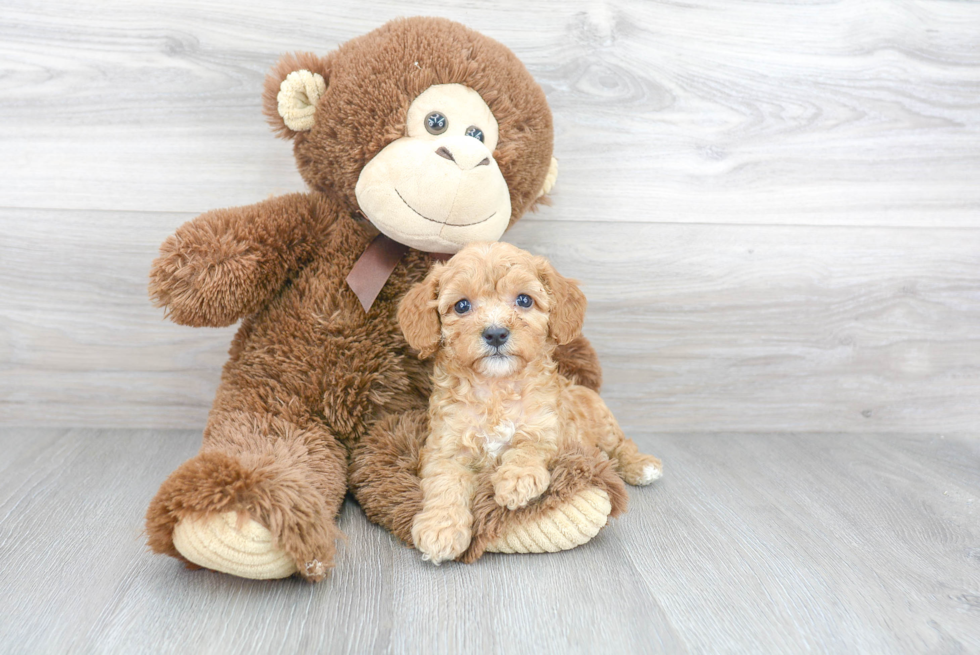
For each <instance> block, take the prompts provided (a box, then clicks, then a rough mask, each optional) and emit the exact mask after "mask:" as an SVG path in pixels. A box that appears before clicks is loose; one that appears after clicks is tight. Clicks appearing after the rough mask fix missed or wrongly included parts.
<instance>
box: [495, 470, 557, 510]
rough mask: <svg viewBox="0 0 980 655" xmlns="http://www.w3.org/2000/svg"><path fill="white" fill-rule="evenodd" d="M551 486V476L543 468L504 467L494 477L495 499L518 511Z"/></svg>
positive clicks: (499, 503)
mask: <svg viewBox="0 0 980 655" xmlns="http://www.w3.org/2000/svg"><path fill="white" fill-rule="evenodd" d="M549 484H551V474H550V473H548V469H546V468H545V467H543V466H534V467H529V468H508V467H506V466H502V467H500V468H499V469H497V472H496V473H495V474H494V476H493V491H494V496H493V499H494V500H495V501H497V504H498V505H500V506H501V507H506V508H507V509H518V508H520V507H524V506H525V505H527V504H528V503H529V502H531V501H532V500H534V499H535V498H537V497H538V496H540V495H541V494H543V493H544V492H545V491H546V490H547V489H548V485H549Z"/></svg>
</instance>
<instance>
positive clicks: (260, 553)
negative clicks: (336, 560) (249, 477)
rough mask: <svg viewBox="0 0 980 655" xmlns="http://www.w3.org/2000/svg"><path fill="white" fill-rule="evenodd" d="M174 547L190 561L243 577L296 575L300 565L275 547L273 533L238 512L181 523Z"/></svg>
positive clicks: (262, 577) (182, 521) (260, 577)
mask: <svg viewBox="0 0 980 655" xmlns="http://www.w3.org/2000/svg"><path fill="white" fill-rule="evenodd" d="M173 540H174V547H175V548H176V549H177V551H178V552H179V553H180V554H181V555H183V556H184V558H186V559H187V560H188V561H190V562H192V563H194V564H197V565H198V566H203V567H204V568H207V569H213V570H215V571H221V572H222V573H230V574H231V575H237V576H238V577H240V578H251V579H253V580H272V579H277V578H288V577H289V576H291V575H292V574H293V573H296V564H295V563H294V562H293V559H292V558H291V557H290V556H289V555H287V554H286V552H285V551H283V550H280V549H279V548H276V547H275V545H274V544H273V539H272V533H271V532H269V531H268V530H267V529H266V528H265V527H264V526H262V525H260V524H259V523H257V522H256V521H253V520H252V519H249V518H243V519H242V520H240V519H239V516H238V514H237V513H236V512H225V513H224V514H213V515H211V516H208V517H205V518H200V519H191V518H185V519H182V520H181V521H180V522H179V523H177V525H176V527H174V533H173Z"/></svg>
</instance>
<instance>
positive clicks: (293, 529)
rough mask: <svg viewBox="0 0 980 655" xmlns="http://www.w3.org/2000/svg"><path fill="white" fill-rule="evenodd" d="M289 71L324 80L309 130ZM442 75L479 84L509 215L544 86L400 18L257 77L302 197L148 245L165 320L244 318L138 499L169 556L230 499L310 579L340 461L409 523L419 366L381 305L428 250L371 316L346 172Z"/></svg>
mask: <svg viewBox="0 0 980 655" xmlns="http://www.w3.org/2000/svg"><path fill="white" fill-rule="evenodd" d="M416 62H418V65H416ZM297 67H305V68H309V69H312V70H314V71H315V72H319V73H320V74H321V75H323V76H324V77H325V78H326V79H327V85H328V86H327V92H326V94H325V95H324V97H323V98H322V99H321V100H320V102H319V104H318V106H317V110H316V123H315V126H314V128H313V129H312V130H311V131H309V132H302V133H294V132H292V131H290V130H289V129H288V128H286V127H285V125H283V124H282V121H281V120H280V119H279V117H278V114H277V113H276V112H275V92H276V90H277V89H278V88H279V83H280V82H281V81H282V79H283V78H284V77H285V75H286V74H288V73H289V72H290V71H291V70H294V69H295V68H297ZM450 82H459V83H462V84H465V85H466V86H469V87H471V88H473V89H475V90H477V91H478V92H479V93H480V94H481V95H482V96H483V98H484V99H485V101H486V102H487V104H488V105H489V107H490V108H491V109H492V111H493V113H494V116H495V117H496V118H497V121H498V123H499V126H500V142H499V145H498V148H497V151H496V152H495V153H494V156H495V157H496V159H497V162H498V164H499V166H500V169H501V171H502V172H503V175H504V177H505V179H506V181H507V184H508V186H509V190H510V195H511V203H512V209H513V212H512V216H511V222H513V221H515V220H517V219H518V218H519V217H520V216H521V215H522V214H523V213H524V212H525V211H526V210H527V209H529V208H530V207H531V206H532V205H533V204H534V203H535V201H536V195H537V192H538V190H539V189H540V188H541V184H542V181H543V179H544V177H545V175H546V173H547V170H548V166H549V162H550V157H551V148H552V132H551V115H550V112H549V110H548V106H547V104H546V102H545V99H544V94H543V93H542V91H541V89H540V88H539V87H538V86H537V85H536V84H535V83H534V81H533V79H532V78H531V76H530V75H529V74H528V73H527V71H526V70H525V69H524V67H523V65H521V63H520V62H519V61H518V60H517V59H516V58H515V57H514V55H513V54H512V53H511V52H510V51H509V50H507V49H506V48H505V47H504V46H502V45H500V44H499V43H496V42H495V41H492V40H491V39H488V38H486V37H483V36H481V35H479V34H477V33H476V32H473V31H471V30H468V29H466V28H465V27H463V26H461V25H458V24H456V23H452V22H450V21H446V20H441V19H408V20H399V21H394V22H392V23H389V24H387V25H385V26H384V27H382V28H380V29H378V30H376V31H374V32H372V33H370V34H367V35H365V36H363V37H360V38H358V39H354V40H353V41H351V42H349V43H347V44H345V45H343V46H341V47H340V48H339V49H338V50H336V51H335V52H333V53H331V54H330V55H328V56H327V57H324V58H318V57H316V56H315V55H310V54H302V55H295V56H287V57H285V58H284V59H283V60H282V61H281V62H280V64H279V65H278V66H277V67H276V68H275V69H274V70H273V72H272V74H271V75H270V77H269V80H268V82H267V85H266V94H265V103H266V109H267V113H268V115H269V118H270V120H272V122H273V124H274V126H275V127H276V129H277V130H278V131H279V133H280V134H281V135H284V136H287V137H292V138H293V139H294V141H295V146H294V151H295V155H296V161H297V165H298V167H299V170H300V172H301V173H302V175H303V177H304V179H305V180H306V181H307V183H308V184H309V185H310V187H311V189H313V191H312V192H311V193H307V194H293V195H288V196H283V197H279V198H274V199H271V200H268V201H265V202H262V203H258V204H256V205H251V206H248V207H238V208H232V209H221V210H215V211H211V212H208V213H205V214H202V215H201V216H199V217H198V218H196V219H194V220H192V221H190V222H188V223H186V224H184V225H183V226H181V227H180V228H179V229H178V230H177V232H176V233H175V234H174V235H173V236H171V237H170V238H168V239H167V240H166V242H165V243H164V244H163V246H162V247H161V250H160V257H159V258H158V259H157V260H156V261H155V262H154V263H153V269H152V271H151V274H150V294H151V296H152V297H153V299H154V301H155V302H156V303H157V304H158V305H160V306H162V307H165V308H166V310H167V314H168V316H169V317H170V318H171V319H172V320H174V321H176V322H177V323H181V324H184V325H192V326H222V325H230V324H232V323H234V322H235V321H237V320H241V321H242V323H241V327H240V329H239V331H238V334H237V335H236V336H235V339H234V342H233V344H232V347H231V351H230V359H229V361H228V363H227V364H226V365H225V367H224V371H223V373H222V378H221V385H220V387H219V389H218V392H217V396H216V398H215V400H214V406H213V408H212V410H211V414H210V417H209V419H208V425H207V428H206V430H205V433H204V443H203V445H202V448H201V452H200V453H199V454H198V455H197V456H196V457H194V458H192V459H191V460H189V461H188V462H186V463H184V464H183V465H182V466H180V467H179V468H178V469H177V470H176V471H175V472H174V473H173V474H171V476H170V477H169V478H168V479H167V481H166V482H164V483H163V485H162V486H161V488H160V490H159V492H158V493H157V495H156V497H155V498H154V499H153V501H152V503H151V504H150V507H149V509H148V511H147V524H146V525H147V534H148V541H149V544H150V546H151V547H152V548H153V550H154V551H156V552H159V553H166V554H169V555H173V556H178V554H177V552H176V550H175V549H174V546H173V541H172V533H173V529H174V526H175V525H176V524H177V522H178V521H180V520H181V519H183V518H187V517H202V516H207V515H210V514H217V513H221V512H227V511H237V512H239V513H240V514H241V515H243V516H248V517H250V518H252V519H254V520H256V521H258V522H259V523H261V524H262V525H264V526H265V527H267V528H268V529H269V530H270V531H271V533H272V535H273V538H274V539H275V542H276V544H278V545H279V546H280V547H282V548H283V549H285V550H286V551H287V552H288V553H289V554H290V555H291V556H292V557H293V558H294V559H295V561H296V564H297V567H298V569H299V570H300V573H301V575H303V576H304V577H306V578H307V579H309V580H318V579H320V578H322V577H323V576H324V575H325V573H326V572H327V570H328V569H329V567H331V566H332V565H333V554H334V540H335V538H336V536H337V534H338V532H337V529H336V527H335V525H334V517H335V516H336V513H337V511H338V508H339V507H340V504H341V502H342V500H343V497H344V493H345V491H346V489H347V473H346V472H347V469H348V463H349V464H350V471H351V488H352V489H353V491H354V494H355V495H356V497H357V498H358V500H359V501H360V502H361V504H362V506H363V507H364V510H365V512H367V514H368V516H369V517H370V518H371V520H373V521H376V522H378V523H380V524H382V525H385V526H386V527H388V528H389V529H391V530H392V531H393V532H395V533H396V534H398V535H399V536H401V537H402V538H404V537H405V535H406V534H407V533H406V532H405V530H404V526H406V525H408V526H410V525H411V522H412V518H413V516H414V514H415V512H416V511H417V510H418V506H417V504H415V503H414V501H413V500H412V498H413V493H415V492H416V491H417V487H418V478H417V462H416V461H415V460H414V459H413V457H414V454H413V453H414V452H415V450H414V449H415V448H417V443H418V441H419V440H420V439H421V438H422V437H423V436H424V434H425V432H426V431H427V425H426V421H425V419H424V408H425V406H426V403H427V398H428V395H429V391H430V382H429V375H430V368H429V365H428V364H426V363H425V362H422V361H419V359H418V357H417V356H416V353H415V352H413V351H411V349H410V348H409V346H408V345H407V344H406V343H405V340H404V338H403V337H402V335H401V331H400V330H399V328H398V325H397V322H396V320H395V314H396V308H397V306H398V301H399V300H400V298H401V297H402V296H403V295H404V294H405V292H406V291H407V290H408V289H409V287H410V286H411V285H413V284H414V283H416V282H418V281H420V280H422V278H423V277H424V276H425V274H426V272H427V271H428V269H429V267H430V266H431V263H432V259H431V258H430V256H429V255H427V254H426V253H422V252H419V251H415V250H410V251H409V253H408V254H407V255H406V256H405V258H404V259H402V261H401V262H400V263H399V264H398V266H397V268H396V269H395V271H394V273H393V274H392V276H391V278H390V279H389V281H388V283H387V284H386V285H385V287H384V288H383V289H382V291H381V294H380V295H379V296H378V298H377V300H376V301H375V303H374V305H373V306H372V308H371V310H370V311H369V312H365V311H364V309H363V308H362V307H361V306H360V304H359V302H358V300H357V298H356V297H355V295H354V293H353V292H352V291H351V290H350V289H349V288H348V286H347V285H346V284H345V282H344V280H345V278H346V276H347V274H348V273H349V272H350V270H351V268H352V267H353V265H354V262H355V261H356V260H357V258H358V256H359V255H360V254H361V253H362V252H363V251H364V250H365V248H366V247H367V245H368V244H369V243H370V241H371V240H372V239H373V238H374V237H375V236H376V235H377V234H378V233H377V230H376V229H375V228H374V227H373V226H372V225H370V224H368V223H366V222H364V221H363V220H359V211H358V207H357V203H356V199H355V196H354V187H355V184H356V181H357V178H358V174H359V173H360V171H361V169H362V168H363V166H364V165H365V164H366V163H367V162H368V161H369V160H370V159H371V158H372V157H373V156H374V155H375V154H377V153H378V152H379V151H380V150H381V149H382V148H383V147H384V146H385V145H386V144H387V143H389V142H390V141H392V140H393V139H395V138H397V137H399V136H401V135H402V134H403V133H404V121H405V111H406V109H407V107H408V105H409V104H410V102H411V100H412V99H413V98H414V97H415V96H416V95H418V93H420V92H421V91H423V90H424V89H426V88H427V87H428V86H429V85H431V84H436V83H450ZM565 354H567V355H568V357H567V358H565V357H564V355H565ZM559 357H560V358H561V359H562V363H561V366H562V370H563V372H565V374H567V375H569V376H571V377H573V378H575V379H579V380H581V381H583V382H585V383H594V384H596V385H597V384H598V381H599V379H600V377H599V376H600V373H599V364H598V362H597V361H596V359H595V354H594V352H593V351H592V350H591V348H590V347H589V346H588V344H587V343H586V342H585V341H584V340H579V341H578V342H577V343H574V344H570V346H569V348H568V349H567V350H566V351H565V353H562V354H560V355H559ZM419 412H421V415H420V414H419ZM352 451H353V453H352V455H351V452H352ZM349 458H350V462H348V459H349ZM596 466H598V467H599V468H600V469H601V468H602V467H601V465H599V464H596ZM586 468H588V467H586ZM555 475H556V476H560V475H561V471H556V472H555ZM593 477H594V476H593ZM600 477H601V476H600ZM600 486H601V485H600ZM606 486H607V487H608V484H607V485H606ZM553 493H559V490H555V491H554V492H553ZM545 500H546V501H547V499H545ZM549 502H550V501H549ZM501 520H503V519H497V520H496V521H490V520H489V519H488V522H486V525H487V526H496V525H498V523H499V521H501ZM481 525H483V524H482V523H481ZM487 529H488V530H489V529H491V528H490V527H488V528H487ZM480 539H482V535H480V534H478V535H477V538H476V541H475V543H476V542H479V543H482V541H480Z"/></svg>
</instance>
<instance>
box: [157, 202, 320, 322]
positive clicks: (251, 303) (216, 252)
mask: <svg viewBox="0 0 980 655" xmlns="http://www.w3.org/2000/svg"><path fill="white" fill-rule="evenodd" d="M321 204H322V203H321V202H320V201H319V200H318V199H317V198H316V197H315V196H312V195H310V194H302V193H296V194H291V195H287V196H280V197H278V198H271V199H269V200H266V201H264V202H260V203H257V204H255V205H249V206H246V207H233V208H229V209H216V210H213V211H209V212H207V213H204V214H201V215H200V216H198V217H197V218H195V219H193V220H191V221H188V222H187V223H184V224H183V225H181V226H180V227H179V228H177V231H176V232H175V233H174V234H172V235H171V236H170V237H169V238H167V240H166V241H164V242H163V245H162V246H160V256H159V257H157V259H156V260H155V261H154V262H153V266H152V268H151V270H150V297H151V298H152V299H153V301H154V303H155V304H156V305H157V306H159V307H165V308H166V310H167V315H168V316H169V317H170V318H171V320H173V321H174V322H176V323H180V324H182V325H191V326H195V327H204V326H206V327H221V326H225V325H231V324H232V323H234V322H235V321H237V320H238V319H239V318H241V317H242V316H245V315H248V314H251V313H253V312H255V311H256V310H258V309H259V308H260V307H262V306H263V305H264V304H265V303H266V302H267V301H268V300H269V298H270V297H271V296H272V294H273V293H275V292H276V291H277V290H279V289H280V288H281V287H282V285H283V284H284V283H285V281H286V279H287V278H288V277H289V275H290V274H291V273H292V272H293V271H295V270H296V269H298V268H299V267H300V266H302V265H303V264H304V263H305V261H306V260H308V259H309V257H310V255H311V253H312V252H313V250H314V249H315V248H316V246H317V243H318V241H319V240H320V239H322V238H323V235H324V233H325V232H326V228H327V227H328V226H327V225H325V224H324V223H325V222H330V221H332V220H333V214H332V213H331V212H330V211H328V210H327V209H326V208H325V207H321V206H320V205H321Z"/></svg>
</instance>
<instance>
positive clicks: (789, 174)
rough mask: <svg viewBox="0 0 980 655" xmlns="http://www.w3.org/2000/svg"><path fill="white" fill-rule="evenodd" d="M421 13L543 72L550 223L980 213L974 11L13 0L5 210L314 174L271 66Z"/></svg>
mask: <svg viewBox="0 0 980 655" xmlns="http://www.w3.org/2000/svg"><path fill="white" fill-rule="evenodd" d="M406 12H411V13H418V14H437V15H446V16H448V17H450V18H455V19H458V20H461V21H463V22H465V23H467V24H469V25H471V26H473V27H475V28H477V29H479V30H481V31H483V32H485V33H487V34H488V35H490V36H492V37H495V38H497V39H499V40H501V41H502V42H503V43H505V44H507V45H508V46H510V47H511V48H512V49H514V51H515V52H516V53H517V54H518V56H520V57H521V59H522V60H523V61H525V62H526V63H527V65H528V67H529V68H530V70H531V72H532V73H533V74H534V75H535V76H536V77H537V78H538V79H539V80H540V82H541V83H542V85H543V86H544V88H545V90H546V92H547V94H548V99H549V102H550V103H551V104H552V107H553V109H554V113H555V119H556V131H557V154H558V156H559V158H560V160H561V164H562V166H561V175H560V177H559V182H558V187H557V191H556V201H557V202H556V205H555V207H554V208H553V209H551V210H549V211H546V212H543V213H542V214H541V216H542V218H543V219H545V220H561V221H570V220H584V221H597V220H609V221H616V220H620V219H623V218H625V219H627V220H633V221H649V222H697V223H704V222H711V223H715V222H717V223H743V224H757V223H766V224H803V225H906V226H946V227H951V226H961V227H963V226H977V225H978V212H980V184H978V183H977V180H978V179H980V31H978V30H977V29H976V26H977V25H980V5H978V4H977V3H972V2H952V1H937V0H924V1H914V0H903V1H896V0H874V1H867V2H833V3H828V2H806V3H800V2H785V1H779V0H771V1H767V2H729V1H728V0H695V1H693V2H685V3H674V2H648V1H646V0H613V1H608V2H602V1H598V0H582V1H574V0H545V1H540V2H534V3H527V2H522V1H520V0H507V1H503V2H494V3H478V2H471V1H462V2H447V1H445V0H438V1H436V0H421V1H420V2H414V3H412V4H411V6H408V5H405V4H404V3H402V2H384V1H377V0H375V1H372V2H367V3H350V4H347V5H341V6H337V5H336V4H327V5H324V4H323V3H316V2H312V1H308V0H302V1H296V2H290V3H286V4H281V3H271V4H270V3H242V2H234V3H232V2H222V1H215V0H207V1H204V2H186V1H185V2H165V3H164V2H160V1H158V0H153V1H141V2H121V1H118V0H117V1H114V2H98V3H96V2H90V1H89V2H68V1H67V0H54V1H51V2H45V3H40V4H39V3H35V2H28V1H27V0H12V1H8V2H6V3H5V5H4V12H3V15H2V16H0V67H2V72H3V75H2V76H0V142H2V143H3V149H4V156H3V157H2V158H0V179H3V180H4V181H5V183H4V187H3V190H2V192H0V207H21V208H54V209H113V210H121V211H131V212H139V211H185V212H195V213H199V212H201V211H204V210H207V209H210V208H214V207H223V206H230V205H240V204H247V203H252V202H255V201H257V200H260V199H262V198H264V197H265V196H266V195H267V194H268V193H270V192H274V193H280V192H284V191H288V190H295V189H299V188H302V183H301V181H300V179H299V176H298V175H297V174H296V173H295V171H294V167H293V164H292V157H291V152H290V148H289V146H288V144H287V143H284V142H281V141H276V140H274V139H272V138H271V136H270V134H269V131H268V129H267V127H266V126H265V124H264V121H263V120H262V118H261V116H260V106H259V93H260V89H261V82H262V78H263V76H264V74H265V72H266V71H267V70H268V69H269V68H270V67H271V65H272V64H273V62H274V61H275V60H276V58H277V57H278V55H279V54H280V53H282V52H285V51H291V50H313V51H317V52H326V51H328V50H330V49H331V48H333V47H335V46H336V45H338V44H339V43H341V42H343V41H345V40H347V39H350V38H352V37H354V36H357V35H359V34H362V33H364V32H367V31H369V30H370V29H372V28H374V27H376V26H378V25H380V24H381V23H382V22H384V21H385V20H388V19H390V18H393V17H395V16H399V15H403V14H405V13H406Z"/></svg>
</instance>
